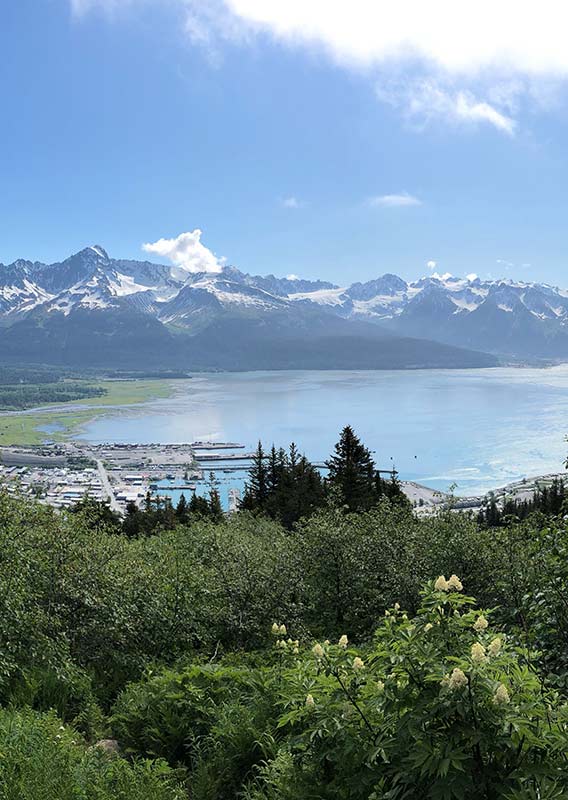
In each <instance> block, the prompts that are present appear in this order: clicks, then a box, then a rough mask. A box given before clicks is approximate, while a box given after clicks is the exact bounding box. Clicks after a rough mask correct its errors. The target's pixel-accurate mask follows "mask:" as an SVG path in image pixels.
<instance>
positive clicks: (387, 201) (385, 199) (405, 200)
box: [367, 192, 422, 208]
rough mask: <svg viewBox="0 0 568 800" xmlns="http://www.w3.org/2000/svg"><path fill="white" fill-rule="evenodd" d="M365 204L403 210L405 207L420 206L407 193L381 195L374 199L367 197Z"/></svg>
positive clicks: (420, 203)
mask: <svg viewBox="0 0 568 800" xmlns="http://www.w3.org/2000/svg"><path fill="white" fill-rule="evenodd" d="M367 204H368V205H370V206H372V207H375V208H376V207H380V206H383V207H386V208H403V207H405V206H421V205H422V201H421V200H419V199H418V197H415V196H414V195H413V194H408V192H400V194H381V195H377V196H376V197H369V199H368V200H367Z"/></svg>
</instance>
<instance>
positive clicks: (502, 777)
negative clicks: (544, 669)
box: [279, 576, 568, 800]
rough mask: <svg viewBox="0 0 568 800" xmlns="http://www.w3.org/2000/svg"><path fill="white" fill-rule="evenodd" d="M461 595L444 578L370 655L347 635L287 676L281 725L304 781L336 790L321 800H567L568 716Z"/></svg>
mask: <svg viewBox="0 0 568 800" xmlns="http://www.w3.org/2000/svg"><path fill="white" fill-rule="evenodd" d="M462 590H463V587H462V584H461V582H460V580H459V579H458V578H457V577H456V576H452V577H451V578H450V579H449V580H446V578H445V577H444V576H441V577H440V578H438V579H437V580H436V581H433V582H431V583H429V584H428V585H427V586H426V587H425V588H424V590H423V592H422V606H421V608H420V610H419V613H418V615H417V617H416V618H414V619H408V617H407V615H406V614H405V613H403V612H402V611H401V610H400V609H399V608H398V607H397V606H395V607H394V608H392V609H390V610H388V611H387V612H386V614H385V617H384V619H383V620H382V622H381V624H380V625H379V627H378V630H377V632H376V634H375V638H374V642H373V644H372V646H370V647H368V648H367V649H365V650H362V651H360V650H358V649H356V648H354V647H352V646H348V641H347V636H345V637H342V638H341V640H340V641H339V642H338V643H332V644H330V643H325V644H322V643H319V642H318V643H316V644H315V645H312V647H311V648H310V650H309V651H308V652H307V653H306V654H305V655H304V657H300V658H297V659H296V661H295V662H294V663H293V664H290V665H289V667H288V669H287V670H286V672H285V673H284V681H285V682H284V686H283V700H282V705H283V713H282V715H281V718H280V722H279V725H280V728H283V729H285V730H287V732H288V733H289V735H290V738H289V741H290V742H291V743H292V745H291V748H290V753H291V756H292V757H293V758H294V763H295V769H296V771H297V772H298V774H299V775H301V774H304V775H308V774H310V775H311V776H312V781H315V782H316V783H317V784H318V785H322V786H326V787H327V792H326V791H322V792H321V794H317V795H314V796H318V797H319V796H322V797H324V796H325V797H328V796H333V797H337V798H342V797H346V798H347V797H349V798H350V799H352V800H356V799H357V798H365V799H366V800H368V799H370V798H372V800H387V798H388V800H406V798H408V799H409V800H410V798H417V797H424V798H436V799H437V800H446V799H447V800H450V799H451V798H456V799H458V800H459V799H462V798H463V800H469V799H470V798H471V800H473V799H474V798H476V800H477V798H487V800H489V798H503V800H505V798H509V799H511V798H518V800H521V798H523V799H525V798H526V799H527V800H528V798H533V797H534V798H537V797H538V798H542V800H544V798H555V797H565V796H568V795H567V794H566V793H567V792H568V760H567V758H566V755H565V753H566V749H567V746H568V731H567V724H568V712H567V709H566V706H564V705H563V704H562V703H561V702H560V700H559V698H558V696H557V695H556V694H555V693H554V692H552V691H550V690H549V689H547V688H546V687H545V686H544V685H543V684H542V682H541V680H540V679H539V676H538V674H537V672H536V671H535V670H534V669H533V667H532V665H531V658H530V654H529V653H528V652H526V651H524V650H521V649H519V648H517V647H515V646H514V645H513V643H512V642H510V641H509V640H508V639H507V637H506V636H505V634H503V633H502V632H500V631H498V630H494V629H493V626H492V623H491V613H490V612H489V611H483V612H482V611H480V610H478V609H476V607H475V601H474V599H473V598H471V597H468V596H465V595H464V594H463V591H462ZM300 784H301V781H300V780H298V785H300ZM346 792H347V793H346ZM290 796H294V795H290ZM310 796H311V795H310Z"/></svg>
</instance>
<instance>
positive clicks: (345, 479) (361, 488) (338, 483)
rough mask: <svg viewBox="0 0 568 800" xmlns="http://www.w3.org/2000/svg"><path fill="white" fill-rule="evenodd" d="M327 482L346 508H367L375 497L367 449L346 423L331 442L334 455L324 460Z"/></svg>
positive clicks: (358, 509) (371, 504) (372, 464)
mask: <svg viewBox="0 0 568 800" xmlns="http://www.w3.org/2000/svg"><path fill="white" fill-rule="evenodd" d="M326 466H327V468H328V470H329V472H328V476H327V482H328V484H329V486H330V487H331V488H332V489H333V490H335V491H337V490H339V491H340V492H341V497H342V499H343V502H344V503H345V505H346V506H347V507H348V508H349V510H350V511H367V510H368V509H369V508H371V507H372V506H373V505H374V504H375V503H376V500H377V492H376V482H375V465H374V463H373V459H372V458H371V454H370V452H369V450H368V449H367V448H366V447H365V446H364V445H363V444H362V443H361V441H360V439H359V437H358V436H356V435H355V432H354V430H353V428H352V427H351V426H350V425H347V426H346V427H345V428H343V430H342V431H341V436H340V439H339V441H338V442H337V444H336V445H335V455H333V456H332V457H331V458H330V459H329V460H328V461H326Z"/></svg>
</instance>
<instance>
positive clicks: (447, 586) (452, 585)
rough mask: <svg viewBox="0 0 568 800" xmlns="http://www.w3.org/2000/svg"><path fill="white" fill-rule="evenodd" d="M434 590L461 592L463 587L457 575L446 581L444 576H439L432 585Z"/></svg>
mask: <svg viewBox="0 0 568 800" xmlns="http://www.w3.org/2000/svg"><path fill="white" fill-rule="evenodd" d="M434 589H435V590H436V591H437V592H461V591H462V589H463V585H462V582H461V581H460V579H459V578H458V576H457V575H452V576H451V577H450V578H448V580H446V576H445V575H440V577H439V578H437V580H436V582H435V584H434Z"/></svg>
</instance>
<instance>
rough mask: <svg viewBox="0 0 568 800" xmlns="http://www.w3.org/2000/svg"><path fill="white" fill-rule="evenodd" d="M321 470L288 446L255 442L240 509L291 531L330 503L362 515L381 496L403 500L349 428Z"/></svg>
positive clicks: (396, 486)
mask: <svg viewBox="0 0 568 800" xmlns="http://www.w3.org/2000/svg"><path fill="white" fill-rule="evenodd" d="M325 467H326V472H325V474H322V473H321V472H320V470H319V469H318V468H317V467H315V466H314V465H313V464H311V463H310V462H309V461H308V459H307V458H306V457H305V456H304V455H301V454H300V453H299V451H298V449H297V447H296V445H295V444H294V443H292V444H291V445H290V447H289V449H288V451H285V450H283V449H278V450H277V449H276V448H275V447H274V446H272V448H271V449H270V450H269V451H268V452H266V451H265V449H264V448H263V446H262V443H261V442H259V443H258V447H257V449H256V452H255V455H254V459H253V462H252V465H251V468H250V471H249V477H248V482H247V484H246V489H245V493H244V497H243V500H242V504H241V508H242V509H243V510H247V511H253V512H261V513H263V514H265V515H267V516H269V517H271V518H272V519H277V520H280V522H282V524H283V525H284V526H285V527H286V528H291V527H292V526H293V525H294V524H296V523H297V522H298V521H299V520H300V519H302V518H303V517H308V516H310V515H311V514H313V513H314V511H316V510H317V509H318V508H321V507H322V506H324V505H326V504H330V503H331V504H337V505H344V506H345V507H346V508H347V509H348V510H349V511H368V510H369V509H371V508H373V507H374V506H376V505H377V504H378V503H379V502H380V501H381V500H382V499H384V498H388V499H389V500H392V501H396V502H400V503H404V502H406V497H405V495H404V493H403V492H402V490H401V488H400V484H399V482H398V480H397V477H396V473H395V472H394V470H393V472H392V473H391V474H390V478H389V479H388V480H385V479H384V478H382V477H381V474H380V472H379V471H378V470H377V468H376V466H375V463H374V461H373V458H372V456H371V453H370V451H369V450H368V448H367V447H365V446H364V445H363V443H362V442H361V440H360V439H359V437H358V436H356V434H355V432H354V430H353V428H352V427H351V426H349V425H347V426H346V427H345V428H344V429H343V430H342V431H341V436H340V439H339V441H338V442H337V444H336V445H335V449H334V454H333V455H332V456H331V458H330V459H329V460H328V461H326V462H325Z"/></svg>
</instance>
